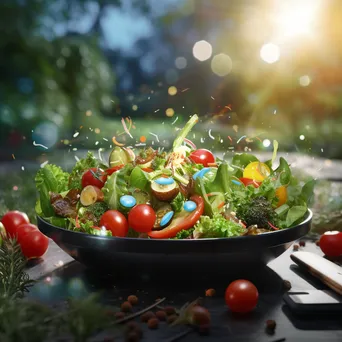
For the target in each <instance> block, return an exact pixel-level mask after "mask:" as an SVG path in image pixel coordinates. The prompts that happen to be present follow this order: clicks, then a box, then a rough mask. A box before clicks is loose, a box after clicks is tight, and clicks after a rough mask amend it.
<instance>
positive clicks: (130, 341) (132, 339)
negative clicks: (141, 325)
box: [125, 331, 140, 342]
mask: <svg viewBox="0 0 342 342" xmlns="http://www.w3.org/2000/svg"><path fill="white" fill-rule="evenodd" d="M139 340H140V337H139V335H138V333H137V332H136V331H130V332H129V333H128V334H127V335H126V337H125V342H138V341H139Z"/></svg>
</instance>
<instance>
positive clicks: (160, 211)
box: [153, 203, 172, 230]
mask: <svg viewBox="0 0 342 342" xmlns="http://www.w3.org/2000/svg"><path fill="white" fill-rule="evenodd" d="M170 211H172V207H171V205H170V204H169V203H163V204H162V205H161V206H160V208H159V209H157V210H156V222H155V223H154V227H153V230H160V229H162V227H161V226H160V221H161V220H162V218H163V217H164V216H165V214H167V213H168V212H170Z"/></svg>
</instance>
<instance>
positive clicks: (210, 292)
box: [205, 289, 216, 297]
mask: <svg viewBox="0 0 342 342" xmlns="http://www.w3.org/2000/svg"><path fill="white" fill-rule="evenodd" d="M215 293H216V291H215V290H214V289H208V290H206V291H205V296H206V297H213V296H215Z"/></svg>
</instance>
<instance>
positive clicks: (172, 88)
mask: <svg viewBox="0 0 342 342" xmlns="http://www.w3.org/2000/svg"><path fill="white" fill-rule="evenodd" d="M168 93H169V95H171V96H174V95H176V94H177V88H176V87H175V86H171V87H169V89H168Z"/></svg>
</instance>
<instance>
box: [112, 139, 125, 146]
mask: <svg viewBox="0 0 342 342" xmlns="http://www.w3.org/2000/svg"><path fill="white" fill-rule="evenodd" d="M112 141H113V143H114V144H115V145H117V146H125V144H122V143H119V142H118V141H117V140H116V138H115V137H113V138H112Z"/></svg>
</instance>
